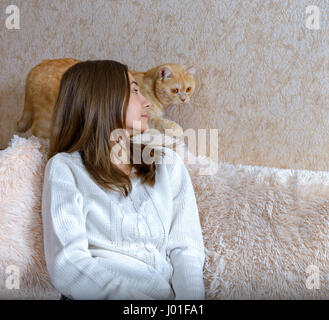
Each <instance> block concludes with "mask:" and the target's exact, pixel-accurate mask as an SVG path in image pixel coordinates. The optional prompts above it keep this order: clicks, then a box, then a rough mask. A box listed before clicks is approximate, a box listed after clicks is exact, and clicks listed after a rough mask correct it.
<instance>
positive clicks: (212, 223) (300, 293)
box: [0, 135, 329, 299]
mask: <svg viewBox="0 0 329 320" xmlns="http://www.w3.org/2000/svg"><path fill="white" fill-rule="evenodd" d="M181 148H182V149H180V150H185V151H186V153H185V155H186V157H187V156H188V151H187V149H186V146H185V145H181ZM177 151H178V152H179V150H178V149H177ZM179 154H181V153H179ZM190 156H192V157H193V155H191V154H190ZM195 159H196V163H195V164H190V163H189V162H188V161H185V160H186V159H185V158H184V161H185V163H186V166H187V168H188V170H189V172H190V175H191V178H192V181H193V185H194V188H195V192H196V197H197V202H198V207H199V213H200V219H201V224H202V228H203V235H204V241H205V246H206V262H205V267H204V280H205V285H206V299H328V298H329V289H328V288H329V270H328V265H329V258H328V256H329V172H316V171H302V170H286V169H276V168H267V167H254V166H244V165H231V164H227V163H221V162H219V163H213V162H211V161H210V160H207V159H205V158H204V157H197V158H195ZM200 160H202V163H203V164H204V163H206V166H208V167H209V168H213V169H214V170H215V171H214V172H213V173H212V174H206V175H204V174H203V175H200V167H201V165H200ZM45 164H46V158H45V153H44V152H43V151H41V149H40V143H39V140H38V139H37V138H36V137H33V136H32V137H30V138H28V139H25V138H21V137H19V136H17V135H14V137H13V138H12V140H11V142H10V144H9V146H8V148H7V149H5V150H3V151H1V152H0V243H1V246H0V270H1V273H0V285H1V286H0V299H15V298H17V299H58V298H59V293H58V292H57V291H56V290H55V288H54V287H53V286H52V285H51V283H50V281H49V277H48V273H47V269H46V266H45V262H44V253H43V237H42V221H41V212H40V209H41V191H42V181H43V171H44V166H45ZM202 167H204V165H203V166H202ZM10 266H16V267H18V270H19V274H18V275H16V280H13V277H14V273H13V272H12V271H11V270H12V269H11V267H10ZM17 280H18V282H19V288H18V289H15V288H11V287H13V285H11V283H14V282H15V281H16V282H17ZM13 281H14V282H13ZM10 288H11V289H10Z"/></svg>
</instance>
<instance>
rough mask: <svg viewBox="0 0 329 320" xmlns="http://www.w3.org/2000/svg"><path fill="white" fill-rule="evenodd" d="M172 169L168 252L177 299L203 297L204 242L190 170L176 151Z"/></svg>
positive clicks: (173, 153)
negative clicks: (171, 210) (171, 206)
mask: <svg viewBox="0 0 329 320" xmlns="http://www.w3.org/2000/svg"><path fill="white" fill-rule="evenodd" d="M170 153H171V154H172V156H173V159H172V160H171V161H172V163H173V164H172V165H170V166H169V167H170V168H171V172H170V173H169V174H170V176H171V177H172V179H173V180H172V187H171V188H172V191H173V216H172V217H173V218H172V222H171V226H170V231H169V238H168V246H167V254H168V255H169V257H170V260H171V263H172V266H173V276H172V286H173V289H174V291H175V295H176V296H175V299H176V300H182V299H186V300H193V299H199V300H203V299H204V298H205V297H204V295H205V288H204V282H203V265H204V260H205V252H204V243H203V236H202V229H201V224H200V218H199V212H198V207H197V203H196V198H195V193H194V189H193V185H192V182H191V178H190V175H189V173H188V170H187V168H186V166H185V164H184V162H183V160H182V159H181V158H180V156H179V155H178V154H177V153H176V152H175V151H173V150H171V151H170Z"/></svg>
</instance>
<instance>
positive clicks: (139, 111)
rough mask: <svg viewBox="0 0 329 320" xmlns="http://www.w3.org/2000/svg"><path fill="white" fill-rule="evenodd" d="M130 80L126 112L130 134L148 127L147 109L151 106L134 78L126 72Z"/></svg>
mask: <svg viewBox="0 0 329 320" xmlns="http://www.w3.org/2000/svg"><path fill="white" fill-rule="evenodd" d="M128 74H129V82H130V99H129V104H128V109H127V114H126V129H127V130H128V131H129V134H130V136H132V135H133V129H135V132H134V133H135V134H137V133H138V132H140V131H141V132H144V131H145V130H148V129H149V125H148V117H147V109H148V108H149V107H150V106H151V104H150V102H149V101H147V100H146V98H145V97H144V96H143V95H142V94H141V92H140V91H139V87H138V84H137V82H136V80H135V78H134V77H133V76H132V75H131V74H130V72H128Z"/></svg>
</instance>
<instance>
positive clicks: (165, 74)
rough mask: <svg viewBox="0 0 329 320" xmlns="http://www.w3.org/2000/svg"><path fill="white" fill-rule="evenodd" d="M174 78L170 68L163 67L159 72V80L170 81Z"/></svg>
mask: <svg viewBox="0 0 329 320" xmlns="http://www.w3.org/2000/svg"><path fill="white" fill-rule="evenodd" d="M171 77H172V71H171V70H170V69H169V68H168V67H162V68H160V69H159V71H158V78H159V79H160V80H166V79H170V78H171Z"/></svg>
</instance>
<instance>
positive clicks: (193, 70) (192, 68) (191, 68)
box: [186, 66, 196, 76]
mask: <svg viewBox="0 0 329 320" xmlns="http://www.w3.org/2000/svg"><path fill="white" fill-rule="evenodd" d="M186 72H187V73H188V74H190V75H191V76H193V75H195V73H196V69H195V67H193V66H192V67H189V68H187V69H186Z"/></svg>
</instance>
